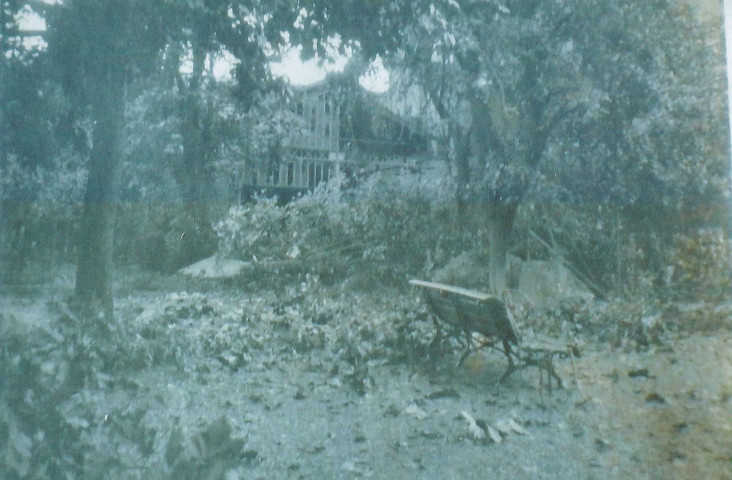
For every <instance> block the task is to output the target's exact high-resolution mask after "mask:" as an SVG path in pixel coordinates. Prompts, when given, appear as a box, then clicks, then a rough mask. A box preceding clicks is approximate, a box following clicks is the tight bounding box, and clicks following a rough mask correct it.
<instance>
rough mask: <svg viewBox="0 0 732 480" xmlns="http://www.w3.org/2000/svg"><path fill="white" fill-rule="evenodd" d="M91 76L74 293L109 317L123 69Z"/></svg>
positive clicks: (108, 70) (116, 67)
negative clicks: (89, 130)
mask: <svg viewBox="0 0 732 480" xmlns="http://www.w3.org/2000/svg"><path fill="white" fill-rule="evenodd" d="M94 82H95V84H96V85H95V88H94V92H93V93H92V96H91V97H92V98H91V100H92V108H93V115H94V120H95V124H94V134H93V146H92V150H91V154H90V158H89V176H88V179H87V184H86V193H85V195H84V206H83V211H82V218H81V230H80V238H79V258H78V263H77V269H76V296H77V299H78V300H79V301H81V302H82V304H84V305H85V306H91V307H96V306H97V305H99V306H101V307H102V309H103V310H102V311H103V313H104V317H105V318H107V319H110V320H111V319H112V318H113V307H114V303H113V296H112V257H113V250H114V200H115V192H114V186H115V176H116V175H115V174H116V172H117V167H118V165H119V161H120V156H121V152H120V137H121V132H122V127H123V122H124V71H123V69H122V67H120V66H117V65H107V67H106V71H105V72H104V74H102V75H99V77H98V78H95V79H94Z"/></svg>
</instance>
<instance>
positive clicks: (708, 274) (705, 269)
mask: <svg viewBox="0 0 732 480" xmlns="http://www.w3.org/2000/svg"><path fill="white" fill-rule="evenodd" d="M730 243H731V242H730V239H729V238H728V237H727V236H726V235H725V234H724V232H723V231H722V229H719V228H703V229H700V230H697V231H696V232H694V233H693V234H691V235H678V236H677V237H676V241H675V246H674V249H673V251H672V253H671V267H672V269H673V272H672V276H671V284H670V287H671V289H672V292H673V294H674V296H675V297H676V298H677V299H684V300H713V301H714V300H722V299H729V298H730V291H732V248H731V245H730Z"/></svg>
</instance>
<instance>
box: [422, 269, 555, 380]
mask: <svg viewBox="0 0 732 480" xmlns="http://www.w3.org/2000/svg"><path fill="white" fill-rule="evenodd" d="M409 283H410V284H412V285H414V286H416V287H420V288H421V289H422V293H423V295H424V299H425V303H426V304H427V306H428V308H429V310H430V313H431V314H432V321H433V323H434V325H435V329H436V331H437V333H436V335H435V338H434V339H433V340H432V343H431V344H430V350H431V351H433V352H434V351H435V349H436V347H437V346H438V345H439V343H440V341H441V340H442V328H441V327H442V325H441V323H445V324H447V326H449V327H451V328H452V336H462V335H464V336H465V340H466V342H467V349H466V350H465V352H463V354H462V355H461V356H460V360H459V361H458V365H460V364H462V362H463V361H464V360H465V359H466V358H467V357H468V355H469V354H470V351H471V347H472V344H473V333H479V334H481V335H483V336H484V337H485V341H484V342H481V343H480V344H479V345H478V346H477V347H476V348H477V349H480V348H484V347H490V348H496V349H498V347H496V345H495V343H496V341H497V340H500V341H501V344H502V346H503V350H502V351H503V354H504V355H505V356H506V358H507V359H508V368H507V369H506V371H505V372H504V373H503V375H502V376H501V378H500V379H499V381H498V382H499V383H501V382H503V381H504V380H506V379H507V378H508V377H509V376H510V375H511V374H512V373H513V372H515V371H516V370H522V369H524V368H527V367H537V368H539V378H540V382H541V387H542V389H543V386H544V373H545V372H546V374H547V380H548V384H549V390H551V388H552V378H553V379H555V380H556V382H557V385H558V386H559V388H562V387H563V384H562V379H561V378H560V377H559V374H558V373H557V371H556V369H555V368H554V357H556V356H559V357H567V356H568V354H569V352H568V349H563V348H557V347H556V346H555V345H547V344H537V343H533V344H528V343H526V342H522V339H521V335H520V333H519V331H518V327H517V326H516V322H515V320H514V318H513V315H512V314H511V311H510V310H509V309H508V308H507V307H506V304H505V303H504V302H503V301H502V300H501V299H500V298H498V297H495V296H493V295H490V294H488V293H483V292H478V291H475V290H469V289H465V288H460V287H456V286H452V285H445V284H442V283H435V282H426V281H423V280H410V282H409Z"/></svg>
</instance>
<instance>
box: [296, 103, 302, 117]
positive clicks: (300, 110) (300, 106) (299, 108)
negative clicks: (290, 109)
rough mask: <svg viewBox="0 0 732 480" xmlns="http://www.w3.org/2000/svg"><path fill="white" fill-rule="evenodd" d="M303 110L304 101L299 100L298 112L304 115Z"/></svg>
mask: <svg viewBox="0 0 732 480" xmlns="http://www.w3.org/2000/svg"><path fill="white" fill-rule="evenodd" d="M302 112H303V106H302V102H297V114H298V115H302Z"/></svg>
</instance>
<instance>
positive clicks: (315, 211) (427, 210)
mask: <svg viewBox="0 0 732 480" xmlns="http://www.w3.org/2000/svg"><path fill="white" fill-rule="evenodd" d="M341 182H342V180H341V179H335V180H332V181H331V182H329V183H327V184H323V185H320V186H318V187H317V188H316V189H315V190H314V191H313V192H310V193H307V194H305V195H303V196H302V197H300V198H298V199H296V200H294V201H292V202H290V203H288V204H286V205H279V204H278V202H277V200H276V199H274V198H258V199H257V200H256V201H255V202H254V203H252V204H248V205H244V206H237V207H232V208H231V209H230V210H229V213H228V215H227V216H226V217H225V218H224V219H223V220H222V221H221V222H219V223H218V224H217V225H216V226H215V229H216V232H217V234H218V236H219V239H220V249H221V251H222V252H224V253H225V254H234V255H236V256H237V257H240V258H243V259H251V260H254V261H255V262H256V261H263V260H285V259H288V258H289V259H291V260H292V262H293V263H297V262H305V264H306V265H307V266H308V268H310V269H314V273H317V274H319V275H321V276H323V278H333V279H339V278H343V277H344V275H345V274H347V273H354V272H356V271H359V270H361V269H366V271H368V272H371V274H373V275H376V276H377V277H379V278H381V277H384V278H392V279H400V280H401V278H402V277H401V275H402V274H403V273H404V272H410V271H411V272H415V271H419V270H420V269H421V268H423V267H426V265H427V263H429V262H428V256H429V255H430V254H429V253H428V251H430V250H431V249H440V248H444V249H447V250H449V249H451V248H455V246H456V245H457V244H459V243H460V241H461V239H460V238H459V234H458V235H456V234H455V232H454V231H451V230H450V229H446V228H445V224H444V223H440V222H441V221H443V220H444V218H443V217H441V215H442V210H443V208H444V205H443V204H442V203H441V201H444V200H445V199H444V196H445V195H444V191H442V190H440V189H437V188H435V187H436V186H435V185H434V184H432V183H430V182H427V181H425V180H424V179H415V178H413V177H410V176H400V175H396V176H391V177H388V176H381V175H378V174H377V175H373V176H371V177H370V178H369V179H368V180H365V181H363V182H362V183H360V184H359V186H357V187H354V188H353V189H351V190H346V189H342V188H341ZM439 255H440V256H441V257H444V252H442V253H440V254H439ZM442 259H444V258H442ZM440 260H441V259H438V260H437V261H440ZM431 261H434V258H433V259H432V260H431Z"/></svg>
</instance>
